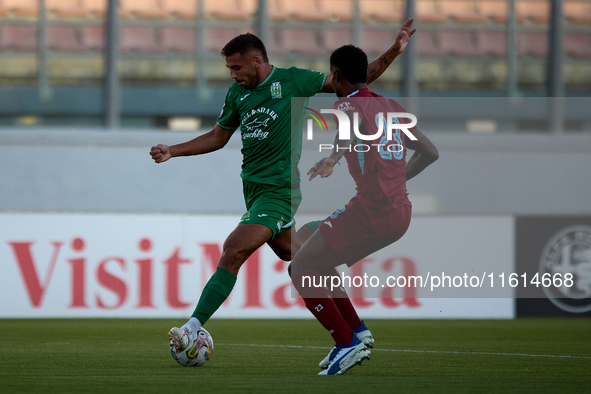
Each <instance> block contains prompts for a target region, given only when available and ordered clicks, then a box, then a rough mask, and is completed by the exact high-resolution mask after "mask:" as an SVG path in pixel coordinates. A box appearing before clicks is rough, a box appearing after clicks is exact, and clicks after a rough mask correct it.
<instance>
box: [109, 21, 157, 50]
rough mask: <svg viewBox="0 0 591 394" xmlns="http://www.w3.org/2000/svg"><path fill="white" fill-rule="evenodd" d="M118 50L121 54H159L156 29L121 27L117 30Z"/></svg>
mask: <svg viewBox="0 0 591 394" xmlns="http://www.w3.org/2000/svg"><path fill="white" fill-rule="evenodd" d="M119 49H120V50H121V51H122V52H138V53H161V52H164V48H162V47H161V46H160V45H159V43H158V37H157V33H156V29H155V28H152V27H129V26H125V27H121V28H120V29H119Z"/></svg>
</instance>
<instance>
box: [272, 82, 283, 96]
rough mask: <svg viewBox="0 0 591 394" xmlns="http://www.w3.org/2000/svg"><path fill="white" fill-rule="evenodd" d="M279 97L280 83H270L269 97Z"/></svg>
mask: <svg viewBox="0 0 591 394" xmlns="http://www.w3.org/2000/svg"><path fill="white" fill-rule="evenodd" d="M281 97H282V96H281V83H279V82H273V83H272V84H271V98H272V99H280V98H281Z"/></svg>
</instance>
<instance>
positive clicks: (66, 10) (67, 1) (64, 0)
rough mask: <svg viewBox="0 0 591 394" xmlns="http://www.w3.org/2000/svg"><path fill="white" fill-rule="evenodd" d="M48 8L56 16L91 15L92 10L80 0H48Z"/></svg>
mask: <svg viewBox="0 0 591 394" xmlns="http://www.w3.org/2000/svg"><path fill="white" fill-rule="evenodd" d="M47 10H48V11H49V13H50V14H52V15H53V16H55V17H56V18H88V17H90V11H89V10H88V9H87V8H85V7H83V6H82V5H81V3H80V1H78V0H47Z"/></svg>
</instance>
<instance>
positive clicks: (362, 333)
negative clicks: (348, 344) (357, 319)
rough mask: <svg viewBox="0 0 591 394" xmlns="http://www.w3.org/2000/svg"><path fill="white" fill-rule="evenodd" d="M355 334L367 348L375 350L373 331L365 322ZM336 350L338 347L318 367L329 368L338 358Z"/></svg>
mask: <svg viewBox="0 0 591 394" xmlns="http://www.w3.org/2000/svg"><path fill="white" fill-rule="evenodd" d="M353 334H355V335H356V336H357V338H359V340H360V341H361V342H363V343H364V344H365V347H366V348H371V349H373V343H374V339H373V335H371V331H369V330H368V329H367V327H366V326H365V323H364V322H363V321H362V322H361V325H360V326H359V328H357V329H356V330H355V331H353ZM336 349H337V347H336V346H335V347H333V348H332V350H331V351H330V352H329V353H328V356H326V357H325V358H324V360H322V361H320V363H319V364H318V366H319V367H320V368H321V369H326V368H328V366H329V365H330V363H331V362H332V360H333V359H334V357H335V356H336V352H337V350H336Z"/></svg>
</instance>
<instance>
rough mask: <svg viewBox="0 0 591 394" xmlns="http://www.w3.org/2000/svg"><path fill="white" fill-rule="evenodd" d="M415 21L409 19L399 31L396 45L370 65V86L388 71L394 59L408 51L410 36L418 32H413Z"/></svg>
mask: <svg viewBox="0 0 591 394" xmlns="http://www.w3.org/2000/svg"><path fill="white" fill-rule="evenodd" d="M413 21H414V18H409V19H408V20H407V21H406V22H404V24H403V25H402V27H401V28H400V30H399V31H398V34H396V40H394V44H392V46H391V47H390V48H389V49H388V50H387V51H386V52H384V53H382V54H381V55H380V56H379V57H378V58H377V59H376V60H374V61H373V62H371V63H369V65H368V67H367V84H368V85H369V84H370V83H372V82H373V81H375V80H376V79H378V78H379V76H380V75H382V73H383V72H384V71H386V69H387V68H388V66H390V64H392V62H393V61H394V59H396V57H398V55H400V54H401V53H402V52H404V49H406V46H407V45H408V41H409V40H410V36H412V35H413V34H414V33H415V31H417V29H412V30H411V28H412V23H413Z"/></svg>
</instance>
